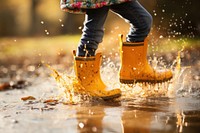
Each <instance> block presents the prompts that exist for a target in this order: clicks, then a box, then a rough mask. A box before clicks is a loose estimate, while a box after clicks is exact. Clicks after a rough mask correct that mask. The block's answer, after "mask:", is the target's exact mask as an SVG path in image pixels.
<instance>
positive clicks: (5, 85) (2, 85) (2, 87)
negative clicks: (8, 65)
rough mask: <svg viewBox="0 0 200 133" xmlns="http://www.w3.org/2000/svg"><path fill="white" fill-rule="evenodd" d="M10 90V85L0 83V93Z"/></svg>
mask: <svg viewBox="0 0 200 133" xmlns="http://www.w3.org/2000/svg"><path fill="white" fill-rule="evenodd" d="M8 89H10V84H9V83H2V84H0V91H4V90H8Z"/></svg>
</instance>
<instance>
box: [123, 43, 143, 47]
mask: <svg viewBox="0 0 200 133" xmlns="http://www.w3.org/2000/svg"><path fill="white" fill-rule="evenodd" d="M123 46H129V47H134V46H135V47H136V46H144V42H123Z"/></svg>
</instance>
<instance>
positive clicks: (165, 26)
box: [0, 0, 200, 38]
mask: <svg viewBox="0 0 200 133" xmlns="http://www.w3.org/2000/svg"><path fill="white" fill-rule="evenodd" d="M139 1H140V2H141V4H142V5H143V6H144V7H145V8H146V9H147V10H148V11H149V12H150V13H151V14H152V16H153V18H154V25H153V32H154V33H158V34H162V36H172V37H178V36H181V37H183V36H184V37H189V38H194V37H199V34H200V15H199V5H200V1H198V0H150V1H149V0H139ZM59 3H60V0H20V1H17V0H1V1H0V37H6V36H11V37H13V36H15V37H16V36H20V37H27V36H28V37H30V36H31V37H32V36H47V35H48V36H55V35H61V34H81V29H82V25H83V20H84V15H83V14H82V15H80V14H70V13H66V12H63V11H61V10H60V7H59ZM111 23H112V25H111ZM113 29H120V30H121V31H122V30H125V31H128V25H126V24H125V23H124V21H123V20H122V19H121V18H119V17H118V16H117V15H114V14H113V13H110V14H109V16H108V19H107V21H106V24H105V33H110V32H112V31H113Z"/></svg>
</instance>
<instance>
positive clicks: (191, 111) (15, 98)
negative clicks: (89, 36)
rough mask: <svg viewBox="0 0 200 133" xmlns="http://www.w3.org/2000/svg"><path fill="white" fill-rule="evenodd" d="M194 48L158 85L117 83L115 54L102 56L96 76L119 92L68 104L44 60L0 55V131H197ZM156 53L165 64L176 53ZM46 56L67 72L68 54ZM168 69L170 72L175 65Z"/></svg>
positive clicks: (199, 91) (199, 109)
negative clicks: (172, 75)
mask: <svg viewBox="0 0 200 133" xmlns="http://www.w3.org/2000/svg"><path fill="white" fill-rule="evenodd" d="M199 51H200V48H199V47H196V48H192V49H186V50H185V51H184V52H182V55H181V59H182V64H181V69H180V71H179V74H176V76H177V77H176V79H174V80H173V81H171V82H168V83H165V84H159V85H143V84H134V85H132V86H125V85H121V84H119V82H118V77H117V71H118V69H119V58H118V55H116V57H112V58H110V57H109V56H104V59H103V60H104V62H105V63H104V64H102V78H103V80H104V81H105V82H106V84H109V85H113V86H118V87H120V88H121V89H122V91H123V95H122V97H121V98H120V99H117V100H114V101H103V100H101V99H89V100H88V99H86V100H80V99H79V102H78V103H74V104H73V103H67V102H66V101H64V100H63V92H62V90H61V89H59V87H58V85H57V83H56V81H55V80H54V78H53V77H51V76H50V73H51V70H49V69H48V68H47V67H46V66H45V64H42V63H41V62H40V61H38V62H37V61H35V60H34V62H33V61H31V59H30V58H27V59H23V60H22V59H14V60H12V59H11V60H9V62H8V61H5V60H4V61H3V60H2V61H1V65H0V68H1V69H0V132H2V133H3V132H4V133H14V132H16V133H18V132H20V133H23V132H24V133H25V132H27V133H34V132H39V133H51V132H52V133H54V132H56V133H57V132H58V133H64V132H67V133H68V132H69V133H76V132H80V133H91V132H97V133H148V132H151V133H175V132H181V133H199V131H200V69H199V68H200V58H199V56H200V52H199ZM160 56H161V57H162V60H165V61H166V64H173V62H174V60H175V59H176V56H177V53H167V54H164V55H160ZM108 57H109V58H108ZM66 59H67V61H66ZM52 60H53V61H52V64H50V65H51V67H53V68H55V69H56V70H57V71H59V72H61V73H64V74H65V75H68V74H69V75H73V72H72V73H71V71H72V69H71V67H72V62H70V61H71V60H72V57H71V55H62V56H60V55H59V57H58V58H57V57H56V58H52ZM62 62H68V64H62ZM174 66H175V65H174ZM66 68H67V69H66ZM173 70H174V73H176V71H177V70H176V69H175V67H173ZM105 75H106V76H105ZM108 75H109V76H108ZM69 82H70V81H69ZM111 83H114V84H111ZM28 96H31V97H28ZM65 100H66V99H65Z"/></svg>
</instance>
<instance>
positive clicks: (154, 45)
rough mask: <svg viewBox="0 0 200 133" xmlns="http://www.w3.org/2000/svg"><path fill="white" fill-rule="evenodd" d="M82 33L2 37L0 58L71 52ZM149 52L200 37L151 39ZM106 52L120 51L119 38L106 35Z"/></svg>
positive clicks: (178, 46)
mask: <svg viewBox="0 0 200 133" xmlns="http://www.w3.org/2000/svg"><path fill="white" fill-rule="evenodd" d="M79 39H80V35H62V36H54V37H28V38H0V47H1V49H0V60H6V59H7V58H9V57H10V58H21V57H33V56H44V57H45V56H56V55H58V54H62V53H66V54H71V53H72V50H73V49H76V47H77V44H78V42H79ZM149 44H150V47H149V49H148V51H149V53H152V52H158V53H166V52H175V51H180V50H182V49H183V48H190V47H196V46H200V40H199V39H171V40H169V39H158V41H153V40H152V41H150V43H149ZM98 50H99V51H102V52H103V53H104V54H109V53H110V52H119V45H118V38H117V35H116V36H110V35H105V37H104V41H103V43H102V44H100V46H99V49H98Z"/></svg>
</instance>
